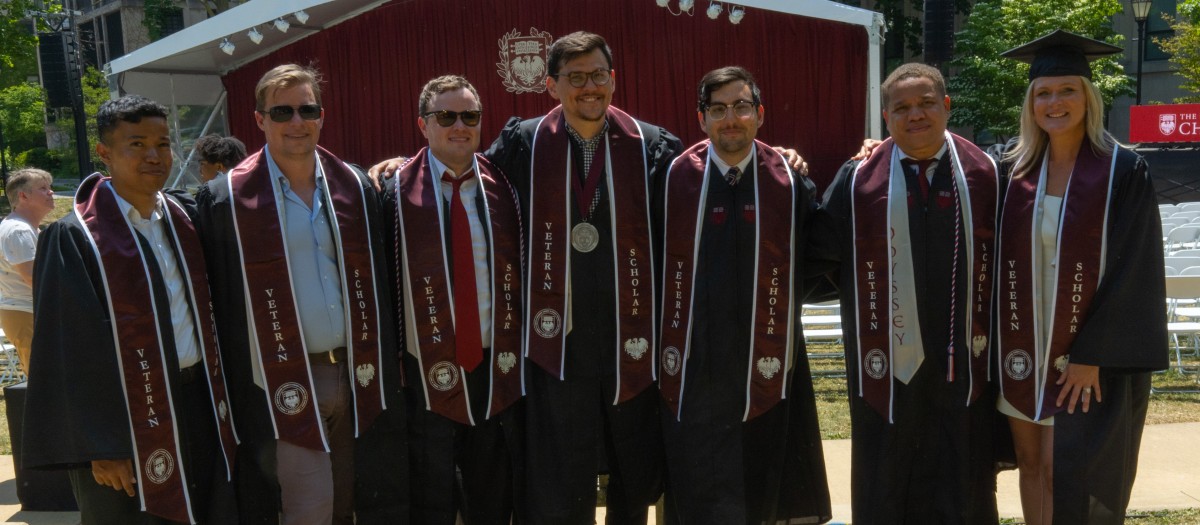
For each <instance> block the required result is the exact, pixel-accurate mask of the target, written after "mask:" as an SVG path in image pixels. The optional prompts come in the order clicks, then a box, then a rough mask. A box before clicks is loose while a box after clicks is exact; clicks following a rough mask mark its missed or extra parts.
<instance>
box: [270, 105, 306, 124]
mask: <svg viewBox="0 0 1200 525" xmlns="http://www.w3.org/2000/svg"><path fill="white" fill-rule="evenodd" d="M296 112H299V113H300V118H302V119H304V120H317V119H319V118H321V105H320V104H304V105H302V106H295V107H292V106H275V107H273V108H271V109H268V110H266V111H259V113H262V114H263V115H266V116H268V117H271V120H273V121H275V122H287V121H289V120H292V115H294V114H296Z"/></svg>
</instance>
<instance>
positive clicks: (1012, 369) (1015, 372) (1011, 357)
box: [1004, 350, 1033, 381]
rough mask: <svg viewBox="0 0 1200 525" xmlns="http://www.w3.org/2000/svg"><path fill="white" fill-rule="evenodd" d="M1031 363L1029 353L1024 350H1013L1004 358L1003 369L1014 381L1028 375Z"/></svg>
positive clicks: (1031, 368)
mask: <svg viewBox="0 0 1200 525" xmlns="http://www.w3.org/2000/svg"><path fill="white" fill-rule="evenodd" d="M1032 365H1033V362H1032V360H1031V359H1030V358H1029V354H1028V353H1027V352H1025V351H1024V350H1013V351H1012V352H1009V354H1008V357H1006V358H1004V371H1005V372H1007V373H1008V377H1011V378H1013V379H1014V380H1016V381H1020V380H1022V379H1025V378H1026V377H1029V373H1030V372H1032V371H1033V366H1032Z"/></svg>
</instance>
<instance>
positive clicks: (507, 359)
mask: <svg viewBox="0 0 1200 525" xmlns="http://www.w3.org/2000/svg"><path fill="white" fill-rule="evenodd" d="M496 365H497V366H499V367H500V373H501V374H507V373H509V372H511V371H512V369H513V367H514V366H517V356H516V354H514V353H512V352H500V355H498V356H496Z"/></svg>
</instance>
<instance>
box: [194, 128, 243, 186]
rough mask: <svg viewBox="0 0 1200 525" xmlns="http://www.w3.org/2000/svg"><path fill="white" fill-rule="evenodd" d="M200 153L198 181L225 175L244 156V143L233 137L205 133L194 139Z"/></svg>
mask: <svg viewBox="0 0 1200 525" xmlns="http://www.w3.org/2000/svg"><path fill="white" fill-rule="evenodd" d="M196 153H197V154H198V155H200V182H202V183H205V182H208V181H210V180H213V179H215V178H217V177H220V176H222V175H225V174H226V173H228V172H229V170H231V169H233V167H234V166H237V165H238V164H239V163H241V162H242V159H244V158H246V145H245V144H243V143H242V141H240V140H238V139H237V138H235V137H222V136H220V135H215V134H214V135H205V136H203V137H200V138H199V139H197V140H196Z"/></svg>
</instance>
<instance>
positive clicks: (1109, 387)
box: [989, 143, 1168, 524]
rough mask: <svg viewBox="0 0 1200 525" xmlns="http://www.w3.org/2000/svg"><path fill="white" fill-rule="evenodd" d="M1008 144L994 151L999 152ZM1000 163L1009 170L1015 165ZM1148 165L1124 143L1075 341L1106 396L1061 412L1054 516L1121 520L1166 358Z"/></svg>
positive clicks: (1158, 231) (1075, 355)
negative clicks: (1098, 269) (1155, 380)
mask: <svg viewBox="0 0 1200 525" xmlns="http://www.w3.org/2000/svg"><path fill="white" fill-rule="evenodd" d="M1012 145H1013V143H1010V144H1009V147H1012ZM1004 149H1005V148H1004V147H994V148H992V149H991V150H989V153H991V154H993V156H996V157H997V160H998V161H999V160H1001V159H1002V156H1001V155H1000V154H1001V153H1002V152H1003V151H1004ZM999 166H1000V169H1001V171H1002V172H1003V173H1005V174H1010V171H1011V169H1012V166H1011V164H1009V163H999ZM1147 171H1148V168H1147V165H1146V161H1145V159H1143V158H1142V157H1141V156H1140V155H1138V154H1137V153H1134V152H1133V151H1130V150H1128V149H1126V148H1124V147H1119V148H1117V159H1116V165H1115V167H1114V168H1113V181H1112V188H1113V192H1112V198H1111V201H1110V204H1109V208H1108V225H1107V226H1108V230H1107V231H1108V236H1107V252H1106V257H1105V261H1104V265H1105V266H1104V277H1103V279H1102V280H1101V282H1100V286H1099V288H1098V289H1097V290H1096V295H1095V296H1094V297H1093V299H1092V303H1091V305H1090V307H1089V309H1088V314H1087V317H1086V318H1085V319H1084V321H1083V323H1082V324H1081V326H1080V327H1079V333H1078V334H1077V335H1076V337H1075V340H1074V342H1072V344H1071V348H1070V350H1069V353H1070V356H1071V362H1072V363H1077V364H1086V365H1093V366H1099V367H1100V382H1101V385H1100V392H1101V394H1102V395H1103V401H1102V402H1100V403H1096V402H1095V401H1094V400H1093V402H1092V404H1091V408H1090V409H1089V410H1088V412H1087V413H1084V412H1083V410H1082V409H1081V408H1080V407H1079V406H1078V405H1077V406H1076V408H1075V413H1074V414H1068V413H1067V412H1066V411H1065V410H1064V411H1062V412H1059V413H1057V414H1055V415H1054V521H1055V523H1088V524H1120V523H1123V522H1124V519H1125V510H1126V507H1127V506H1128V505H1129V494H1130V491H1131V490H1132V488H1133V481H1134V477H1135V475H1136V474H1137V458H1138V450H1139V447H1140V445H1141V438H1142V427H1143V425H1144V424H1145V421H1146V407H1147V404H1148V403H1149V397H1150V373H1151V372H1152V371H1155V370H1164V369H1166V368H1167V366H1168V356H1167V352H1166V350H1165V349H1166V348H1167V344H1168V343H1167V331H1166V326H1167V323H1166V319H1165V310H1164V306H1163V305H1164V303H1165V301H1166V284H1165V281H1164V271H1163V253H1162V241H1161V240H1162V223H1161V221H1160V219H1159V215H1158V204H1157V194H1156V192H1155V190H1154V185H1153V182H1152V181H1151V179H1150V176H1149V174H1148V173H1147ZM1097 175H1098V176H1099V175H1102V174H1097ZM1072 176H1079V174H1075V175H1072ZM1006 180H1008V177H1007V176H1006V177H1004V178H1002V181H1006ZM1003 194H1004V193H1003V192H1001V195H1003ZM1097 220H1099V218H1097Z"/></svg>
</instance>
